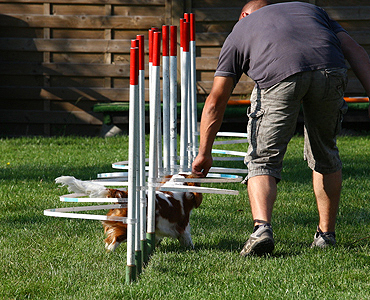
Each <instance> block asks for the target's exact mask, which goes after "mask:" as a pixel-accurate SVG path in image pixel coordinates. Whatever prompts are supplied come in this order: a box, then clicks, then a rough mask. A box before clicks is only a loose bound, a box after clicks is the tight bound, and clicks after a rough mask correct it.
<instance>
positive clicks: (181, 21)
mask: <svg viewBox="0 0 370 300" xmlns="http://www.w3.org/2000/svg"><path fill="white" fill-rule="evenodd" d="M183 35H184V19H182V18H181V19H180V48H182V47H183V45H182V43H183Z"/></svg>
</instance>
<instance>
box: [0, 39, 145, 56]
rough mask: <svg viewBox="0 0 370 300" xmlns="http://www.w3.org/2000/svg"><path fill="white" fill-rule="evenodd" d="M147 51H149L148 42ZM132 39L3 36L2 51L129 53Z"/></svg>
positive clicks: (0, 47)
mask: <svg viewBox="0 0 370 300" xmlns="http://www.w3.org/2000/svg"><path fill="white" fill-rule="evenodd" d="M145 42H146V49H145V50H146V52H147V53H148V45H147V44H148V42H147V41H145ZM130 45H131V40H129V39H124V40H103V39H33V38H2V39H1V43H0V50H2V51H39V52H44V51H50V52H94V53H96V52H100V53H129V52H130Z"/></svg>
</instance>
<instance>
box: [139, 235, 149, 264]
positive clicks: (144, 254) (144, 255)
mask: <svg viewBox="0 0 370 300" xmlns="http://www.w3.org/2000/svg"><path fill="white" fill-rule="evenodd" d="M140 248H141V261H142V262H143V264H144V266H146V265H147V264H148V261H149V258H148V241H147V240H146V239H145V240H141V241H140Z"/></svg>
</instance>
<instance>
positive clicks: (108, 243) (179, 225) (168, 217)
mask: <svg viewBox="0 0 370 300" xmlns="http://www.w3.org/2000/svg"><path fill="white" fill-rule="evenodd" d="M194 177H196V176H194V175H193V174H185V173H184V174H183V173H181V174H176V175H169V176H166V177H165V178H164V181H163V182H162V183H161V185H163V186H171V185H172V186H173V185H188V186H199V184H198V183H192V182H176V181H175V179H176V178H194ZM55 182H56V183H60V184H62V185H66V186H68V189H69V191H72V192H75V193H84V194H86V195H89V196H90V197H107V198H127V192H126V191H123V190H119V189H108V188H106V187H104V186H102V185H101V184H97V183H93V182H86V181H81V180H78V179H76V178H74V177H72V176H61V177H58V178H56V179H55ZM202 199H203V197H202V194H201V193H194V192H164V191H156V198H155V237H156V242H157V243H159V242H160V241H161V240H162V239H163V238H164V237H171V238H174V239H178V240H179V242H180V244H181V245H182V246H184V247H191V248H193V247H194V246H193V242H192V239H191V234H190V224H189V219H190V214H191V211H192V210H193V208H198V207H199V206H200V204H201V203H202ZM107 216H117V217H127V208H116V209H111V210H110V211H109V212H108V213H107ZM102 223H103V227H104V233H105V234H106V235H107V238H106V239H105V248H106V249H107V250H108V251H114V250H115V249H116V248H117V247H118V246H119V245H120V243H122V242H125V241H126V238H127V225H126V224H124V223H122V222H117V221H103V222H102Z"/></svg>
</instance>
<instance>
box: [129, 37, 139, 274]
mask: <svg viewBox="0 0 370 300" xmlns="http://www.w3.org/2000/svg"><path fill="white" fill-rule="evenodd" d="M139 44H140V42H139V39H137V38H136V40H131V48H137V49H138V54H137V55H138V56H137V62H135V63H136V64H137V66H135V67H137V70H135V72H136V74H135V76H136V77H137V78H136V80H137V83H136V85H137V88H136V89H137V91H135V92H136V93H137V95H136V96H135V103H134V108H133V110H134V112H133V114H134V120H133V122H132V123H131V124H130V126H134V133H135V135H134V136H136V137H137V136H139V134H140V119H139V118H140V85H139V72H140V71H139V70H140V47H139V46H140V45H139ZM130 108H131V104H130ZM133 147H134V156H135V166H134V168H135V170H134V172H136V178H135V184H134V189H135V218H136V220H137V221H136V225H135V265H136V273H137V274H140V273H141V271H142V260H141V257H142V254H141V247H140V222H139V221H140V191H139V190H138V188H137V187H138V185H139V183H140V138H135V139H134V146H133Z"/></svg>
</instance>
